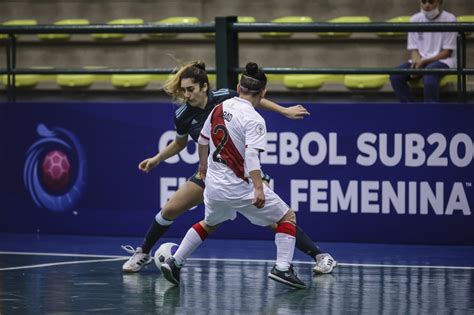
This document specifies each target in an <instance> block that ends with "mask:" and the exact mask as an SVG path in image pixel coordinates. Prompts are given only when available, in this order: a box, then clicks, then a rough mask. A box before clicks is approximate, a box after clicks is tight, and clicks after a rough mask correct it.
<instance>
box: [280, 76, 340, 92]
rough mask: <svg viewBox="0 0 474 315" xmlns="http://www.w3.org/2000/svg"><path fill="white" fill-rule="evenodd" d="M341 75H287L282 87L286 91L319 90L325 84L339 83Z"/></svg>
mask: <svg viewBox="0 0 474 315" xmlns="http://www.w3.org/2000/svg"><path fill="white" fill-rule="evenodd" d="M342 80H343V76H342V75H337V74H287V75H285V76H284V77H283V85H284V86H285V87H286V88H288V89H319V88H320V87H321V86H323V84H325V83H339V82H341V81H342Z"/></svg>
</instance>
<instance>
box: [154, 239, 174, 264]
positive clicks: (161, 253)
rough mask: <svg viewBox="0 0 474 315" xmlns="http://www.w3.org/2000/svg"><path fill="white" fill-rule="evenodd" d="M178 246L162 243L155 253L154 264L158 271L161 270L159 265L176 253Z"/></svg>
mask: <svg viewBox="0 0 474 315" xmlns="http://www.w3.org/2000/svg"><path fill="white" fill-rule="evenodd" d="M178 247H179V245H178V244H175V243H163V244H161V246H160V247H159V248H158V249H157V250H156V252H155V257H154V258H155V264H156V267H158V269H160V268H161V265H162V264H163V263H164V262H165V261H166V260H167V259H168V258H170V257H171V256H173V255H174V253H176V250H177V249H178Z"/></svg>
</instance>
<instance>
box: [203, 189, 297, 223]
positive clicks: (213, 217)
mask: <svg viewBox="0 0 474 315" xmlns="http://www.w3.org/2000/svg"><path fill="white" fill-rule="evenodd" d="M263 191H264V193H265V206H264V207H263V208H260V209H259V208H257V207H255V206H254V205H253V204H252V201H253V200H251V199H247V200H211V199H207V198H206V197H204V204H205V208H206V210H205V217H204V222H206V224H207V225H209V226H214V225H217V224H219V223H222V222H224V221H227V220H234V219H235V218H236V217H237V212H240V213H241V214H242V215H243V216H244V217H246V218H247V219H248V220H249V221H250V222H252V223H253V224H255V225H260V226H268V225H270V224H274V223H277V222H278V221H280V220H281V218H283V216H284V215H285V214H286V212H288V210H289V209H290V207H288V205H287V204H286V203H285V202H284V201H283V200H281V198H280V197H279V196H278V195H277V194H276V193H275V192H274V191H272V190H271V189H269V188H268V187H267V186H265V185H264V188H263Z"/></svg>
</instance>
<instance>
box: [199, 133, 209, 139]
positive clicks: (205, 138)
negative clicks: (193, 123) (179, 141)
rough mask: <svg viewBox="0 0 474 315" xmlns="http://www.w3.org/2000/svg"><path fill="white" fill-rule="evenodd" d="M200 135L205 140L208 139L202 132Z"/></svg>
mask: <svg viewBox="0 0 474 315" xmlns="http://www.w3.org/2000/svg"><path fill="white" fill-rule="evenodd" d="M201 137H203V138H204V139H206V140H209V138H208V137H206V136H205V135H203V134H202V133H201Z"/></svg>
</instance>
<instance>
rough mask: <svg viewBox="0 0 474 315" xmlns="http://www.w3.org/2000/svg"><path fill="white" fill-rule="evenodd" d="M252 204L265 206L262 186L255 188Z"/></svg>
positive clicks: (260, 206) (259, 206) (258, 206)
mask: <svg viewBox="0 0 474 315" xmlns="http://www.w3.org/2000/svg"><path fill="white" fill-rule="evenodd" d="M252 204H253V205H254V206H255V207H257V208H259V209H260V208H263V207H264V206H265V194H264V193H263V187H262V188H259V189H255V199H254V200H253V202H252Z"/></svg>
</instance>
